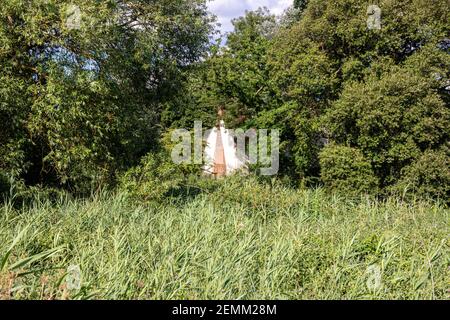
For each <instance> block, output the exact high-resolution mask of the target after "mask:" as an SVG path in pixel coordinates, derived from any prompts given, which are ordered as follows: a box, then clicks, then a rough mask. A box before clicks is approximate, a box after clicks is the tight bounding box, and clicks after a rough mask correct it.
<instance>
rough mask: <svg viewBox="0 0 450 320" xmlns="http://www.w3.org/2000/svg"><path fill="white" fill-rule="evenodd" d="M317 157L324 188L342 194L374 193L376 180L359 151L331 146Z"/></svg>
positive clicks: (367, 162)
mask: <svg viewBox="0 0 450 320" xmlns="http://www.w3.org/2000/svg"><path fill="white" fill-rule="evenodd" d="M319 157H320V166H321V179H322V181H323V183H324V184H325V187H327V188H329V189H330V190H333V191H339V192H342V193H343V194H352V193H376V191H377V188H378V181H377V178H376V176H375V175H374V172H373V170H372V166H371V164H370V162H369V161H367V159H366V158H364V155H363V154H362V152H361V151H360V150H358V149H355V148H351V147H346V146H339V145H334V144H331V145H328V146H326V147H325V148H324V149H323V150H322V151H321V152H320V156H319Z"/></svg>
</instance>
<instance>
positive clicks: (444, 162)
mask: <svg viewBox="0 0 450 320" xmlns="http://www.w3.org/2000/svg"><path fill="white" fill-rule="evenodd" d="M449 168H450V157H449V155H448V153H447V152H445V151H444V150H437V151H436V150H427V151H426V152H424V153H423V154H422V156H421V157H420V158H419V159H417V161H415V162H413V163H412V164H411V165H409V166H407V167H405V168H404V169H403V170H402V178H401V180H400V181H399V183H398V184H397V185H396V186H395V187H394V188H393V190H395V191H400V192H411V193H414V194H415V195H418V196H420V197H426V198H428V197H432V198H441V199H444V200H446V199H449V198H450V169H449ZM446 201H447V202H448V200H446Z"/></svg>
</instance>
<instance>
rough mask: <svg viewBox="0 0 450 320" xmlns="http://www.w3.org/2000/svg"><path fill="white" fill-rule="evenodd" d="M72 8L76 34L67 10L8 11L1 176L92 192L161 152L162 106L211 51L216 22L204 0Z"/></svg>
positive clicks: (0, 21)
mask: <svg viewBox="0 0 450 320" xmlns="http://www.w3.org/2000/svg"><path fill="white" fill-rule="evenodd" d="M71 5H72V6H73V5H77V6H78V7H79V9H80V12H81V20H80V21H79V22H80V23H79V25H78V26H75V27H73V28H71V27H70V26H69V25H68V24H67V23H66V19H67V18H68V17H67V8H68V4H67V2H66V1H61V0H32V1H25V2H20V1H15V0H5V1H3V2H2V6H1V8H0V45H1V47H0V65H1V69H0V119H1V120H3V123H7V125H6V126H5V127H4V126H2V128H1V129H0V143H1V145H0V168H4V169H5V170H7V171H9V172H12V173H13V174H14V175H15V177H16V178H18V179H20V178H23V179H25V181H26V183H27V184H28V185H35V184H47V185H50V186H57V187H65V188H68V189H70V190H72V191H76V192H89V191H90V190H91V189H92V188H95V187H98V186H100V185H104V184H107V183H111V182H113V180H114V172H115V171H116V170H123V169H125V168H127V167H128V166H130V165H133V164H136V163H137V162H138V159H139V157H140V156H142V155H143V154H145V153H146V152H148V151H149V150H150V148H151V147H150V146H152V144H155V141H157V139H158V138H159V137H158V134H159V133H158V130H157V126H158V121H159V114H160V111H161V104H162V103H163V102H164V101H165V100H167V99H169V98H170V97H171V95H172V94H173V93H172V92H173V91H174V88H177V87H178V84H179V83H180V81H181V78H180V76H181V74H182V72H183V70H184V69H185V68H187V66H188V65H189V64H191V63H193V62H195V61H198V60H199V59H200V57H201V56H202V55H203V54H204V53H205V51H206V50H207V48H208V42H209V40H208V35H209V33H210V30H211V25H210V22H211V21H212V20H211V17H210V16H209V15H208V13H207V11H206V6H205V3H204V1H202V0H189V1H178V0H169V1H166V0H161V1H134V0H127V1H116V0H108V1H95V0H88V1H73V2H72V3H71ZM180 25H183V28H180V27H179V26H180ZM156 29H157V30H158V32H155V30H156Z"/></svg>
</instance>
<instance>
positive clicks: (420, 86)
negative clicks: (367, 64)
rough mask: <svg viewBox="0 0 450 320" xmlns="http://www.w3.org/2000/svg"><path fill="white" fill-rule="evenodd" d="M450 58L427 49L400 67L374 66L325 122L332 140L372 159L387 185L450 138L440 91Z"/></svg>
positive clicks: (350, 86) (347, 91) (449, 119)
mask: <svg viewBox="0 0 450 320" xmlns="http://www.w3.org/2000/svg"><path fill="white" fill-rule="evenodd" d="M449 66H450V59H449V57H448V55H447V54H446V53H443V52H439V51H438V50H437V49H432V50H431V49H428V48H424V49H422V50H421V51H420V52H418V53H416V55H414V56H412V57H411V58H410V59H407V60H406V61H405V63H404V64H402V65H401V66H395V65H392V64H389V63H387V62H386V61H382V62H380V66H377V65H375V67H374V68H373V70H372V71H370V72H368V75H367V76H366V77H365V79H364V82H349V83H348V84H347V85H346V86H345V88H344V90H343V93H342V95H341V97H340V99H339V100H337V101H336V103H335V104H334V106H333V108H331V109H330V110H329V112H328V114H327V118H326V123H327V124H328V127H329V129H330V131H331V135H332V137H333V139H334V140H335V141H337V142H339V143H345V144H350V145H351V146H354V147H357V148H358V149H360V150H361V151H362V153H363V154H364V156H365V157H366V158H367V159H370V161H371V163H372V165H373V168H374V171H375V172H376V174H377V176H378V177H379V178H380V180H381V183H382V185H383V186H388V185H392V184H394V183H395V182H396V181H398V179H399V178H400V173H401V170H402V169H403V168H404V167H405V166H407V165H409V164H411V163H412V162H414V161H416V160H417V159H418V158H419V157H421V155H422V153H423V152H424V151H425V150H427V149H430V148H431V149H437V148H440V146H442V145H443V144H444V143H446V142H447V141H448V139H449V137H450V136H449V133H450V131H449V123H450V110H449V108H448V104H447V103H446V102H445V95H448V93H447V92H444V93H443V94H442V93H440V91H439V90H440V89H441V88H443V86H445V83H447V82H448V79H449V78H448V67H449Z"/></svg>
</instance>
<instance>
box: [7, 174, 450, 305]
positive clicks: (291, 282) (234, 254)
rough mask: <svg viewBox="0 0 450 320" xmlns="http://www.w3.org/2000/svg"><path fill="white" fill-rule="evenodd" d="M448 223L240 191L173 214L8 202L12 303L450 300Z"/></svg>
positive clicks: (334, 199)
mask: <svg viewBox="0 0 450 320" xmlns="http://www.w3.org/2000/svg"><path fill="white" fill-rule="evenodd" d="M448 222H449V220H448V211H447V210H446V209H445V208H444V207H442V206H440V205H439V204H432V203H425V202H415V203H405V202H402V201H401V200H399V199H395V198H390V199H387V200H384V201H375V200H371V199H369V198H360V199H353V200H352V199H344V198H342V197H338V196H330V195H327V194H326V193H325V192H324V191H322V190H320V189H319V190H291V189H287V188H283V187H273V188H271V187H268V186H264V185H254V184H252V183H235V182H225V183H224V184H223V186H222V187H221V188H219V189H218V190H216V191H214V192H212V193H210V194H206V193H204V194H201V195H198V196H197V197H196V198H193V199H191V200H189V201H185V202H180V201H175V200H174V201H173V203H172V204H159V205H157V204H146V205H144V204H140V203H137V202H134V201H132V200H130V199H128V197H127V196H126V194H124V193H120V192H119V193H115V194H106V193H105V194H100V195H97V196H93V197H91V198H90V199H85V200H72V199H69V198H61V199H60V200H59V201H56V202H50V201H48V200H35V201H34V202H33V203H32V204H31V205H28V206H26V207H24V208H22V209H17V207H15V206H13V205H12V204H11V203H10V202H9V203H8V202H7V203H6V204H3V205H2V206H1V207H0V270H1V271H0V286H1V291H0V298H2V299H9V298H13V299H66V298H71V299H78V298H96V299H342V298H343V299H448V298H449V294H448V291H447V290H448V289H449V287H448V283H449V269H448V268H449V254H448V234H449V228H448ZM70 265H78V266H79V267H80V269H81V272H82V275H81V284H82V286H81V288H80V290H77V289H75V290H69V289H68V288H67V285H66V271H67V268H68V267H69V266H70ZM371 265H375V266H377V267H378V268H379V269H380V271H381V285H380V286H379V287H376V288H369V287H368V285H367V281H368V279H369V277H370V276H371V275H370V273H368V272H367V270H368V267H369V266H371Z"/></svg>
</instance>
